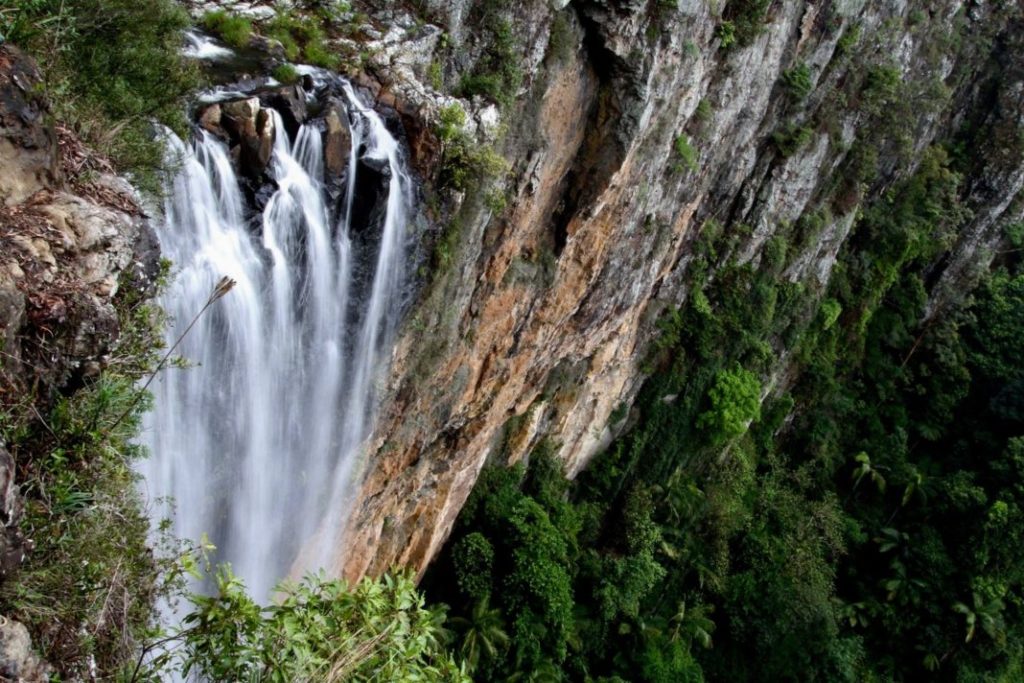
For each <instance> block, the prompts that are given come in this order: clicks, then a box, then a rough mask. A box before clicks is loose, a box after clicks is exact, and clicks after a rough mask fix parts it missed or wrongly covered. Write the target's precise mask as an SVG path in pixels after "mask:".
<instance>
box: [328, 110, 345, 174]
mask: <svg viewBox="0 0 1024 683" xmlns="http://www.w3.org/2000/svg"><path fill="white" fill-rule="evenodd" d="M324 127H325V130H324V165H325V166H326V168H327V172H328V173H330V174H332V175H340V174H341V173H342V172H343V171H344V170H345V169H346V168H347V166H348V160H349V156H350V154H351V151H352V132H351V131H350V130H349V126H348V116H347V115H346V114H345V109H344V106H343V105H342V104H341V102H340V101H334V102H332V103H331V105H330V107H329V108H328V110H327V114H326V116H324Z"/></svg>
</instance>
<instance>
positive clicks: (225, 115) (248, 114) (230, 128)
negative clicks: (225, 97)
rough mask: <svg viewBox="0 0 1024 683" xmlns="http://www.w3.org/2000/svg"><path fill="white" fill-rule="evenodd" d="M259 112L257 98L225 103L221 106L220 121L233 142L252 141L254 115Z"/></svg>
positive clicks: (253, 136)
mask: <svg viewBox="0 0 1024 683" xmlns="http://www.w3.org/2000/svg"><path fill="white" fill-rule="evenodd" d="M259 111H260V100H259V98H258V97H249V98H246V99H244V100H235V101H234V102H225V103H224V104H222V105H221V112H222V117H221V120H222V122H223V125H224V129H225V130H226V131H227V132H228V133H229V134H230V135H231V137H232V138H233V139H235V140H246V139H253V138H255V137H256V115H257V114H258V113H259Z"/></svg>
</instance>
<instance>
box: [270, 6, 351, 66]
mask: <svg viewBox="0 0 1024 683" xmlns="http://www.w3.org/2000/svg"><path fill="white" fill-rule="evenodd" d="M265 33H266V35H267V37H269V38H273V39H274V40H277V41H278V42H280V43H281V45H282V46H283V47H284V53H285V57H287V58H288V59H289V60H290V61H298V60H299V59H303V60H305V61H306V62H308V63H309V64H313V65H314V66H320V67H323V68H325V69H332V68H335V67H337V65H338V63H339V61H340V60H339V58H338V56H337V55H335V54H332V53H331V52H330V51H329V50H328V48H327V45H326V43H325V36H324V31H323V27H322V26H321V25H320V23H319V22H318V21H317V20H316V19H314V18H312V17H304V16H299V15H297V14H294V13H291V12H278V14H277V15H276V16H275V17H274V18H273V19H271V20H270V22H268V23H267V25H266V28H265Z"/></svg>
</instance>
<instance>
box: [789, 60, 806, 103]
mask: <svg viewBox="0 0 1024 683" xmlns="http://www.w3.org/2000/svg"><path fill="white" fill-rule="evenodd" d="M782 84H783V85H784V86H785V88H786V90H787V91H788V92H789V96H790V97H791V98H792V99H793V100H795V101H798V102H799V101H800V100H802V99H804V98H805V97H807V96H808V95H809V94H810V93H811V88H812V87H813V85H812V83H811V69H810V67H808V66H807V64H805V63H803V62H800V63H799V64H797V65H796V66H794V67H793V68H792V69H787V70H786V71H783V72H782Z"/></svg>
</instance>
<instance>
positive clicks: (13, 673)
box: [0, 617, 51, 683]
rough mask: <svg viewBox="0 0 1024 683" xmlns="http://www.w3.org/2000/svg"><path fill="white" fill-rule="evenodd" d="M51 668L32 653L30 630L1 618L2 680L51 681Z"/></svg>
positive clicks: (19, 681)
mask: <svg viewBox="0 0 1024 683" xmlns="http://www.w3.org/2000/svg"><path fill="white" fill-rule="evenodd" d="M50 672H51V667H50V666H49V665H48V664H46V662H43V661H41V660H40V659H39V658H38V657H37V656H36V655H35V654H34V653H33V652H32V641H31V639H30V638H29V634H28V629H26V628H25V626H24V625H23V624H19V623H18V622H16V621H12V620H10V619H6V618H4V617H0V679H2V680H5V681H17V682H18V683H39V682H40V681H48V680H50Z"/></svg>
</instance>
